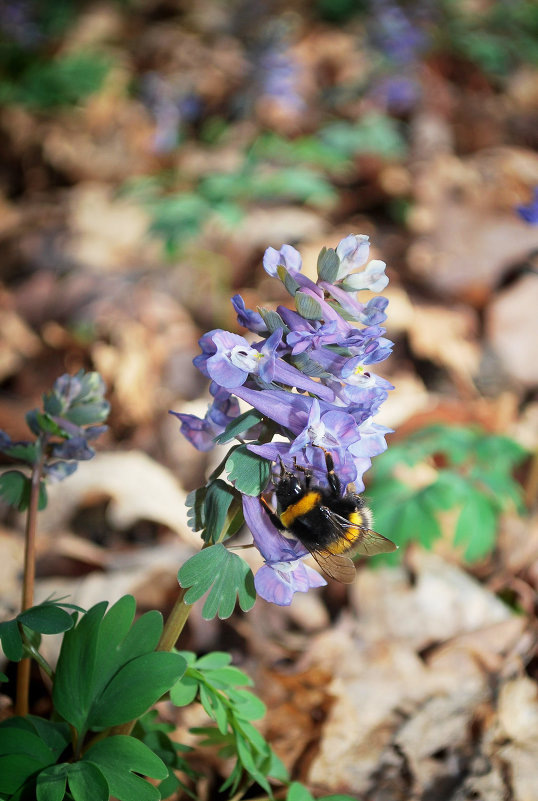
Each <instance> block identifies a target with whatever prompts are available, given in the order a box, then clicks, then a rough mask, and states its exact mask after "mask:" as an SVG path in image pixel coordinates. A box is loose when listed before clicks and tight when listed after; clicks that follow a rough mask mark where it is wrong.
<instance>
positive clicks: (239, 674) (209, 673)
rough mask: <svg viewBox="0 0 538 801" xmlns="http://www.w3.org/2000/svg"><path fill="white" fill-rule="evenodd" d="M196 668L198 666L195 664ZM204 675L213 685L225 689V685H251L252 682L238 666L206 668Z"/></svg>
mask: <svg viewBox="0 0 538 801" xmlns="http://www.w3.org/2000/svg"><path fill="white" fill-rule="evenodd" d="M197 667H198V669H199V670H200V667H199V666H198V665H197ZM205 677H206V679H207V681H209V682H211V684H212V685H213V686H214V687H218V688H220V689H225V688H226V687H241V686H245V685H246V686H252V684H253V683H254V682H253V681H252V679H251V678H250V676H247V674H246V673H243V671H242V670H239V668H236V667H232V666H228V667H221V668H206V670H205Z"/></svg>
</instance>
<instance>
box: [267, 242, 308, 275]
mask: <svg viewBox="0 0 538 801" xmlns="http://www.w3.org/2000/svg"><path fill="white" fill-rule="evenodd" d="M280 265H282V267H285V268H286V270H288V272H290V273H298V272H300V270H301V267H302V265H303V260H302V258H301V254H300V253H299V251H298V250H295V248H294V247H292V246H291V245H282V247H281V248H280V250H275V248H267V250H266V251H265V253H264V256H263V268H264V270H265V272H266V273H268V274H269V275H270V276H272V277H273V278H278V273H277V270H278V267H279V266H280Z"/></svg>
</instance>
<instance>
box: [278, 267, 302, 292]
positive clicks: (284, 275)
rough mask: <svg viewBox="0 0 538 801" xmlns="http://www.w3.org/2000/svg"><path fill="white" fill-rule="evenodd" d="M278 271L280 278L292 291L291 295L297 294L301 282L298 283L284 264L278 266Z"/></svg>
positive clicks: (289, 290)
mask: <svg viewBox="0 0 538 801" xmlns="http://www.w3.org/2000/svg"><path fill="white" fill-rule="evenodd" d="M276 272H277V275H278V277H279V278H280V280H281V281H282V283H283V284H284V286H285V287H286V289H287V290H288V292H289V293H290V295H292V296H293V295H295V293H296V292H297V290H298V289H299V287H300V284H298V283H297V281H296V280H295V278H294V277H293V276H292V274H291V273H290V272H288V271H287V270H286V268H285V267H284V265H283V264H279V265H278V267H277V268H276Z"/></svg>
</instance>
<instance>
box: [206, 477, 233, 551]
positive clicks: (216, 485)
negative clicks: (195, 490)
mask: <svg viewBox="0 0 538 801" xmlns="http://www.w3.org/2000/svg"><path fill="white" fill-rule="evenodd" d="M234 497H235V492H234V489H233V487H231V486H230V485H229V484H227V483H226V482H225V481H223V480H222V479H221V478H217V479H215V481H212V482H211V484H210V485H209V487H208V488H207V492H206V496H205V500H204V520H205V528H204V535H203V536H204V540H205V542H216V541H217V540H218V539H219V538H220V536H221V534H222V531H223V528H224V524H225V522H226V518H227V515H228V509H229V508H230V505H231V503H232V501H233V500H234Z"/></svg>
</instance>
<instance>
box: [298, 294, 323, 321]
mask: <svg viewBox="0 0 538 801" xmlns="http://www.w3.org/2000/svg"><path fill="white" fill-rule="evenodd" d="M295 308H296V309H297V311H298V312H299V314H300V315H301V317H304V318H305V319H306V320H322V319H323V311H322V308H321V305H320V304H319V303H318V301H317V300H314V298H313V297H311V296H310V295H306V294H305V293H304V292H296V293H295Z"/></svg>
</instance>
